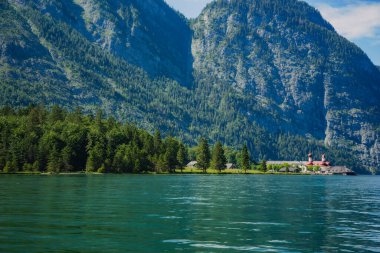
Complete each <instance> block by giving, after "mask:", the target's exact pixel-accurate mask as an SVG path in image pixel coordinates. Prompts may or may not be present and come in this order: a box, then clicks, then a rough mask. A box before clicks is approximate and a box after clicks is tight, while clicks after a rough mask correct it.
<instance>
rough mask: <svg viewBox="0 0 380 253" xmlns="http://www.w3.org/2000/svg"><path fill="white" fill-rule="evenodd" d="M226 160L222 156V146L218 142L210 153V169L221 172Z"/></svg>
mask: <svg viewBox="0 0 380 253" xmlns="http://www.w3.org/2000/svg"><path fill="white" fill-rule="evenodd" d="M226 163H227V159H226V156H225V155H224V149H223V145H222V143H221V142H220V141H218V142H216V144H215V147H214V149H213V151H212V159H211V167H212V168H213V169H216V170H219V172H221V171H222V170H223V169H225V168H226Z"/></svg>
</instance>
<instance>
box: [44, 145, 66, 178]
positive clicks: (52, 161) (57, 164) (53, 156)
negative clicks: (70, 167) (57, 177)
mask: <svg viewBox="0 0 380 253" xmlns="http://www.w3.org/2000/svg"><path fill="white" fill-rule="evenodd" d="M62 167H63V162H62V158H61V156H60V152H59V151H58V149H57V148H56V147H53V149H52V151H51V152H50V154H49V159H48V164H47V170H48V172H52V173H59V172H60V171H61V170H62Z"/></svg>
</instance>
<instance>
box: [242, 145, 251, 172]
mask: <svg viewBox="0 0 380 253" xmlns="http://www.w3.org/2000/svg"><path fill="white" fill-rule="evenodd" d="M250 160H251V159H250V157H249V152H248V147H247V144H244V147H243V150H242V151H241V166H242V169H243V170H244V172H245V173H247V170H248V169H249V168H250V167H251V161H250Z"/></svg>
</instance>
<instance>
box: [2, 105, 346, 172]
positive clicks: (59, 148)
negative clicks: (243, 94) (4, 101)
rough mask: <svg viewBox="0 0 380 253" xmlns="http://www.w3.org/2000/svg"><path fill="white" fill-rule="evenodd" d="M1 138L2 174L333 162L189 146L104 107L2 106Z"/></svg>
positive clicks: (241, 168) (253, 168) (309, 168)
mask: <svg viewBox="0 0 380 253" xmlns="http://www.w3.org/2000/svg"><path fill="white" fill-rule="evenodd" d="M0 137H1V138H0V172H1V173H80V172H82V173H226V174H238V173H246V174H263V173H303V174H328V173H329V171H328V170H326V168H327V167H329V168H330V167H331V166H329V164H327V163H323V164H317V163H315V164H313V163H312V160H310V159H309V163H302V164H300V163H297V162H271V161H265V160H262V161H260V162H256V161H255V160H254V159H253V157H254V156H253V155H252V154H250V153H249V151H248V147H247V145H246V144H243V145H242V147H241V149H238V150H237V149H232V148H230V147H225V146H224V145H223V144H222V143H221V142H220V141H217V142H216V143H215V144H214V145H213V146H212V147H210V144H209V142H208V140H207V139H206V138H204V137H200V138H199V141H198V143H197V145H195V146H193V147H189V146H188V145H186V144H185V143H183V142H182V141H180V140H178V139H176V138H174V137H173V136H167V137H165V138H163V137H162V136H161V133H160V131H158V130H156V131H155V133H153V134H151V133H149V132H148V131H145V130H142V129H140V128H138V127H136V126H135V125H133V124H130V123H120V122H118V121H116V120H115V119H114V118H113V117H105V116H104V115H103V113H102V111H101V110H98V111H97V113H96V114H95V115H91V114H84V113H83V112H82V110H81V109H79V108H77V109H76V110H74V111H67V110H64V109H62V108H61V107H59V106H53V107H52V108H50V109H48V108H45V107H43V106H30V107H27V108H23V109H19V110H13V109H11V108H8V107H5V108H2V109H1V110H0ZM309 158H310V157H309ZM318 166H319V167H318ZM323 168H325V170H322V169H323ZM322 171H324V172H323V173H322ZM351 172H352V171H351V170H348V169H347V170H345V172H344V173H346V174H347V173H348V174H351ZM344 173H335V174H344Z"/></svg>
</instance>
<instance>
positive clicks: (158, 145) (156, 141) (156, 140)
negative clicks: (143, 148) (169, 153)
mask: <svg viewBox="0 0 380 253" xmlns="http://www.w3.org/2000/svg"><path fill="white" fill-rule="evenodd" d="M153 146H154V152H155V153H156V154H161V151H162V139H161V132H160V130H156V132H155V133H154V137H153Z"/></svg>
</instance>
